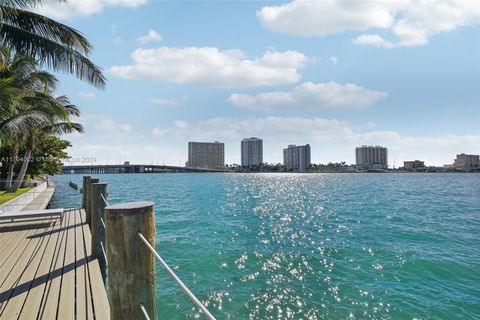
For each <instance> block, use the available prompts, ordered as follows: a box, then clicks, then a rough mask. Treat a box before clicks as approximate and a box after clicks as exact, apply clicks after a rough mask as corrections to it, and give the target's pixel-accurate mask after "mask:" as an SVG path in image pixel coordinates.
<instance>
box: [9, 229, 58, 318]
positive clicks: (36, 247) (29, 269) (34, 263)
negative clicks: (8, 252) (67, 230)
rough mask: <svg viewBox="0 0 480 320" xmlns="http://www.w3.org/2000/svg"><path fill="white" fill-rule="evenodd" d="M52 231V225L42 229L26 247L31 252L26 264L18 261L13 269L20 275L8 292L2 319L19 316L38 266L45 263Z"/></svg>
mask: <svg viewBox="0 0 480 320" xmlns="http://www.w3.org/2000/svg"><path fill="white" fill-rule="evenodd" d="M53 229H54V225H53V224H52V225H51V226H49V227H46V228H45V229H43V232H42V233H40V234H39V237H36V238H33V239H32V241H30V243H29V246H28V247H27V250H28V251H30V252H31V253H30V254H29V255H30V257H28V256H27V255H26V256H25V259H24V261H26V263H25V264H24V263H23V261H20V264H19V265H17V266H16V267H15V269H16V270H17V272H19V273H20V275H19V276H18V278H17V280H16V282H15V284H14V286H13V287H12V288H11V290H10V292H11V293H10V296H11V297H10V299H9V300H8V303H7V305H6V306H5V307H4V308H3V310H2V312H1V315H0V316H1V317H2V318H4V319H17V318H18V317H19V316H20V313H21V311H22V308H23V305H24V303H25V299H26V298H27V296H28V294H29V291H30V288H31V287H32V284H33V279H35V277H36V276H37V274H38V270H39V268H40V266H41V265H42V264H43V263H45V258H46V253H47V249H48V245H49V243H50V238H51V231H52V230H53ZM27 258H28V259H27ZM22 265H24V267H23V270H22V267H21V266H22Z"/></svg>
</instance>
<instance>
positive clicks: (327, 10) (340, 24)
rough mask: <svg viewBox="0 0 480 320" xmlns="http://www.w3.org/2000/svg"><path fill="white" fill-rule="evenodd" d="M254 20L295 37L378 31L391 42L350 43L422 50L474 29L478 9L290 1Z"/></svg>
mask: <svg viewBox="0 0 480 320" xmlns="http://www.w3.org/2000/svg"><path fill="white" fill-rule="evenodd" d="M257 17H258V18H259V20H260V22H261V23H262V24H263V25H264V26H265V27H266V28H268V29H270V30H273V31H276V32H283V33H288V34H292V35H300V36H326V35H329V34H334V33H339V32H346V31H361V32H365V31H367V30H369V29H377V30H378V29H383V30H385V31H387V32H389V33H391V34H392V39H391V40H387V39H384V38H383V37H381V36H379V35H378V34H363V35H361V36H360V37H358V38H356V39H355V41H354V42H355V43H356V44H369V45H375V46H381V47H385V48H392V47H408V46H415V45H423V44H425V43H427V42H428V40H429V38H430V37H432V36H434V35H435V34H438V33H442V32H449V31H452V30H455V29H456V28H459V27H463V26H467V25H474V24H478V23H479V22H480V6H479V5H478V1H477V0H458V1H448V0H436V1H429V0H397V1H346V0H332V1H304V0H296V1H293V2H290V3H288V4H283V5H275V6H267V7H264V8H262V9H261V10H259V11H257Z"/></svg>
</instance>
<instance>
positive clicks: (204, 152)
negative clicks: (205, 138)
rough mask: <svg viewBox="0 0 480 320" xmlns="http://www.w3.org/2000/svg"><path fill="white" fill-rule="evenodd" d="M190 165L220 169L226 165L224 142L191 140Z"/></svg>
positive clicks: (189, 150)
mask: <svg viewBox="0 0 480 320" xmlns="http://www.w3.org/2000/svg"><path fill="white" fill-rule="evenodd" d="M187 166H188V167H196V168H209V169H220V168H223V167H224V166H225V144H224V143H223V142H218V141H215V142H189V143H188V163H187Z"/></svg>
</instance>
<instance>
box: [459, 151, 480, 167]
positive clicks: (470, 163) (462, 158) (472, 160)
mask: <svg viewBox="0 0 480 320" xmlns="http://www.w3.org/2000/svg"><path fill="white" fill-rule="evenodd" d="M453 167H454V168H455V170H460V171H473V170H479V169H480V156H478V155H474V154H465V153H461V154H457V158H456V159H455V161H454V163H453Z"/></svg>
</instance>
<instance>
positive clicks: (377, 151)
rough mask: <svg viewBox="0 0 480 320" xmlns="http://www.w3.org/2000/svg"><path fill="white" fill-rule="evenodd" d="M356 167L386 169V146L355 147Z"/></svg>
mask: <svg viewBox="0 0 480 320" xmlns="http://www.w3.org/2000/svg"><path fill="white" fill-rule="evenodd" d="M355 158H356V164H357V169H360V170H385V169H388V156H387V148H385V147H381V146H375V147H373V146H361V147H358V148H356V149H355Z"/></svg>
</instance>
